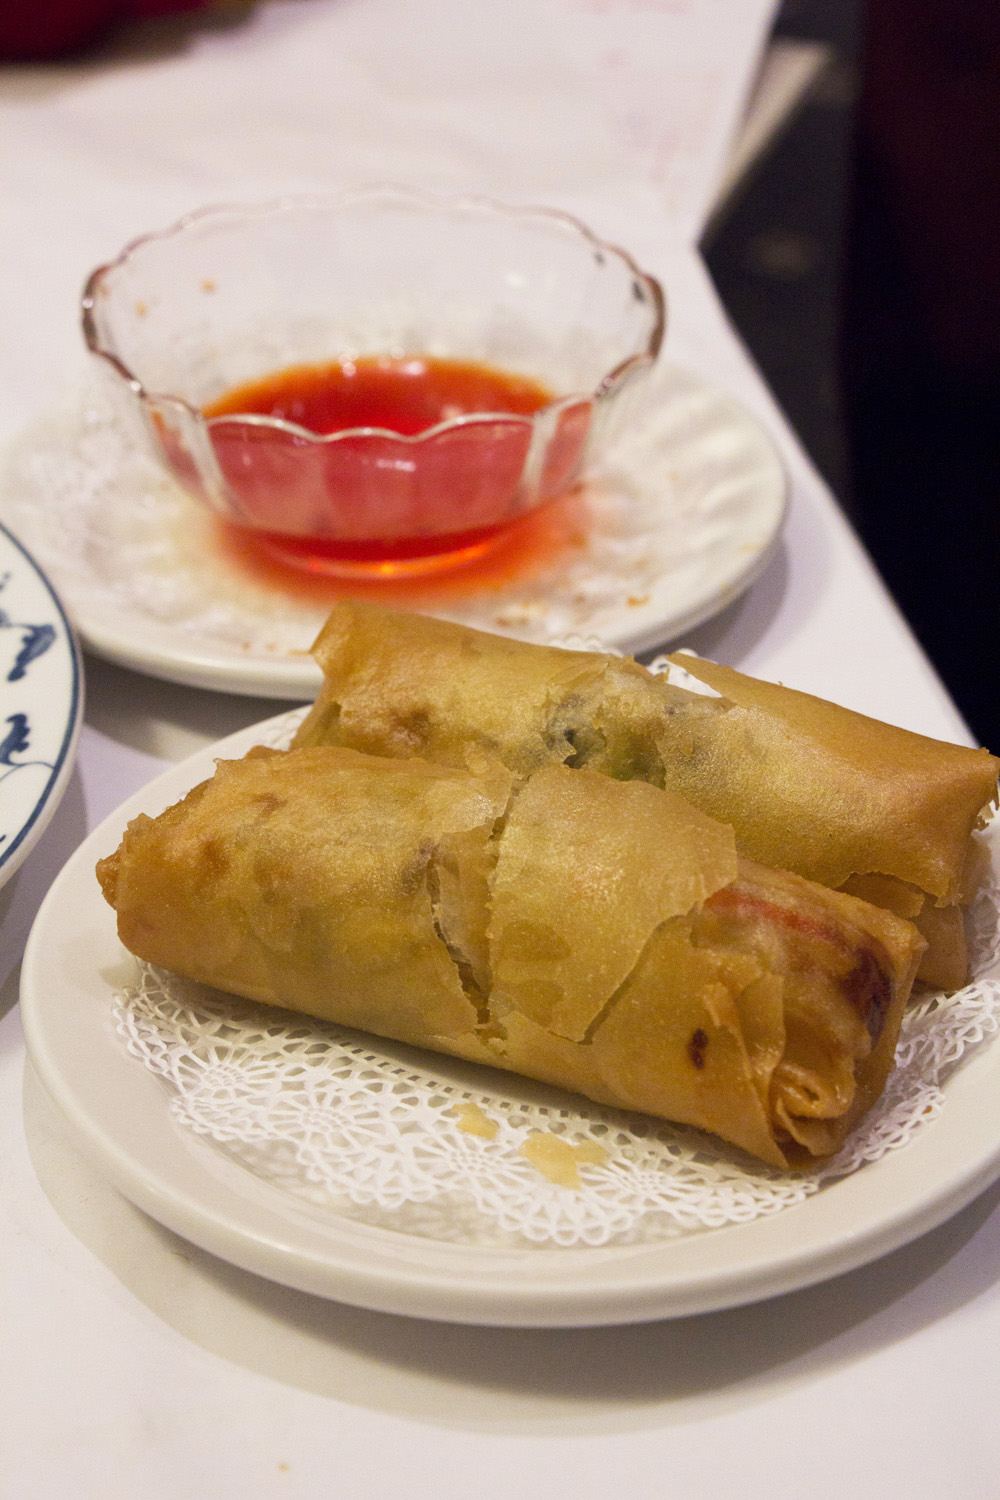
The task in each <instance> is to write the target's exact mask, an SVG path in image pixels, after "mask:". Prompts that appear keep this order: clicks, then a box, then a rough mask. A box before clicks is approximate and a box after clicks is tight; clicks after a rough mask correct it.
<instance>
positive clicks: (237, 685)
mask: <svg viewBox="0 0 1000 1500" xmlns="http://www.w3.org/2000/svg"><path fill="white" fill-rule="evenodd" d="M657 371H659V372H660V373H661V374H662V375H664V376H665V377H666V378H668V379H670V380H672V381H681V382H683V383H684V387H685V389H688V390H696V391H698V392H700V393H703V394H708V395H711V397H712V399H713V401H714V402H715V403H717V404H718V407H719V409H720V410H724V411H725V412H726V420H727V423H728V425H729V427H730V429H731V430H732V431H736V430H737V429H738V430H739V431H740V432H741V433H742V434H743V435H744V436H745V437H746V438H747V439H749V440H750V441H752V442H753V443H754V444H755V446H756V450H757V453H758V456H759V460H760V462H761V464H762V465H764V466H765V467H766V468H768V469H769V470H770V477H769V480H768V494H769V501H768V505H767V510H768V520H767V524H766V527H765V530H764V534H763V537H762V540H761V541H760V542H759V543H758V544H757V545H755V546H754V547H752V548H750V547H746V545H745V544H743V545H741V546H740V547H737V548H734V549H733V554H732V556H731V557H730V559H729V560H728V568H727V571H726V574H725V577H724V578H723V579H722V580H721V581H719V580H718V579H716V580H715V581H714V582H713V583H712V584H711V585H710V586H709V585H708V584H706V583H703V584H702V586H701V587H700V589H698V590H697V591H696V592H695V593H694V594H693V595H692V597H690V599H688V600H687V601H686V602H685V605H684V607H683V608H677V607H676V606H673V607H671V608H669V609H667V612H666V613H664V608H665V602H662V601H661V602H660V603H658V604H653V605H646V606H638V607H635V608H633V609H630V610H629V611H627V612H625V611H623V610H621V609H620V610H619V614H620V620H619V624H618V625H617V626H611V627H609V626H608V624H607V622H603V623H602V624H601V627H600V629H596V628H595V629H594V631H593V632H591V631H590V627H589V626H588V628H587V631H586V632H585V633H594V634H599V635H600V636H601V638H602V639H604V640H606V641H607V644H608V645H609V646H613V647H615V648H616V649H618V650H621V651H624V652H626V653H628V654H631V655H638V654H640V653H642V652H646V651H649V650H652V649H654V648H655V647H657V646H661V645H664V644H666V643H667V642H671V641H676V640H677V639H679V637H680V636H681V635H683V634H684V633H685V632H687V631H690V630H693V629H695V628H696V627H697V626H699V625H702V624H704V623H705V622H706V621H707V620H709V619H712V618H714V617H715V616H716V615H717V614H719V613H721V611H722V610H724V609H726V608H728V607H729V605H731V604H732V603H734V602H735V600H737V599H738V598H740V597H741V596H742V595H743V594H744V593H745V592H746V591H747V589H749V588H750V587H751V586H752V585H753V584H754V583H755V582H756V581H757V579H758V578H759V577H760V575H761V573H763V572H764V570H765V569H766V567H767V566H768V564H769V563H770V561H771V559H772V557H773V556H774V554H775V551H776V550H777V548H778V546H779V544H780V540H781V537H782V534H783V531H784V527H785V524H786V521H787V518H788V513H789V508H790V504H791V480H790V475H789V470H788V466H787V464H786V461H785V458H784V456H783V454H782V453H781V451H780V449H779V447H778V444H777V441H776V439H775V437H774V435H773V434H772V432H771V431H770V430H769V428H768V427H767V426H766V425H765V423H764V422H763V421H762V420H761V419H760V418H758V417H757V416H756V415H755V414H754V413H753V412H752V411H751V410H750V409H749V407H748V406H747V405H746V404H745V402H744V401H743V400H742V399H741V398H740V397H739V396H738V395H736V394H735V393H734V392H733V391H731V390H730V389H729V388H728V387H727V386H726V385H724V384H723V383H722V382H721V381H718V380H716V379H714V378H712V377H710V376H706V375H703V374H702V373H701V372H700V371H699V370H697V369H694V368H692V367H690V366H688V365H685V364H681V363H678V362H677V361H674V360H671V359H669V358H661V359H660V360H659V361H658V362H657V365H656V367H655V370H654V375H655V373H656V372H657ZM78 394H79V393H78ZM622 436H623V437H625V436H627V434H625V433H623V434H622ZM23 439H24V434H22V435H21V440H22V441H23ZM17 442H18V440H17V439H15V444H14V446H15V447H16V445H17ZM7 446H8V447H10V445H7ZM762 483H763V481H762ZM4 514H5V512H4V510H3V505H2V495H0V517H2V516H3V515H4ZM49 566H50V567H51V569H52V572H53V576H58V563H57V562H50V564H49ZM75 593H76V591H75V589H74V587H73V580H72V578H71V577H67V579H66V580H65V596H66V599H67V608H68V610H69V612H70V614H71V616H72V618H73V620H74V623H75V625H76V629H77V631H78V633H79V636H80V638H81V640H82V641H83V643H84V645H85V646H86V647H87V648H88V649H89V650H91V651H93V652H94V653H95V654H97V655H99V656H101V657H103V658H104V659H106V660H108V661H111V662H113V663H115V664H116V665H118V666H124V667H127V668H129V669H131V670H132V671H137V672H141V673H144V674H145V675H148V676H152V677H156V678H158V679H160V680H163V681H168V682H175V683H180V684H182V685H184V686H188V687H198V688H208V689H211V690H214V691H219V692H230V693H235V694H240V695H244V696H253V697H271V698H275V699H284V700H287V701H299V702H301V701H303V700H304V699H306V698H308V697H311V696H313V695H314V694H315V692H316V691H317V690H318V687H319V684H320V674H319V670H318V668H316V667H315V665H314V663H313V662H312V660H311V659H310V658H308V657H306V658H305V659H301V660H297V659H292V658H291V657H290V656H287V655H277V654H276V655H275V656H273V657H267V656H265V655H262V654H261V653H259V652H258V653H253V652H248V653H247V654H246V655H245V656H242V655H241V654H240V653H239V650H238V649H237V648H236V647H234V648H232V650H230V651H226V650H223V649H211V650H199V649H197V648H196V647H194V646H193V645H192V648H191V649H190V650H187V649H181V645H180V644H179V643H176V642H175V641H173V640H172V639H171V636H172V627H170V626H164V627H160V626H159V625H158V624H157V622H156V621H154V620H148V621H142V622H140V623H141V626H142V628H141V631H140V632H139V633H138V635H137V633H136V622H135V621H134V620H133V621H132V622H131V624H129V623H126V621H125V619H124V615H123V618H122V620H121V621H120V622H118V621H116V619H115V618H114V616H112V618H111V619H110V620H109V619H108V617H107V615H106V614H104V615H103V616H102V613H101V610H100V608H99V607H98V608H94V609H91V608H89V607H88V606H87V604H86V601H85V602H84V604H83V606H82V607H81V605H80V603H79V600H78V599H76V598H75ZM477 597H483V596H480V595H476V594H469V595H458V594H455V595H449V596H447V597H445V596H442V598H441V600H440V603H438V602H434V603H433V604H430V605H422V604H421V603H419V602H413V603H410V604H407V603H405V602H403V601H400V602H398V603H397V606H396V607H399V608H412V609H414V610H416V611H417V612H418V613H419V612H424V613H429V614H433V615H438V616H440V617H442V618H445V619H453V620H457V621H459V622H460V623H464V624H469V625H472V626H473V627H474V628H478V629H483V628H488V629H491V630H493V631H494V632H495V633H497V634H500V635H509V636H512V637H513V638H515V639H533V637H531V636H530V635H527V634H519V632H518V629H517V627H516V625H515V626H510V625H503V624H500V623H495V624H490V625H489V626H484V625H483V624H482V623H480V622H478V621H477V620H474V619H470V618H467V617H466V615H465V614H463V612H462V602H463V601H464V600H466V599H470V600H472V599H475V598H477ZM386 602H387V603H388V604H390V605H392V604H393V600H391V599H387V600H386ZM331 603H332V599H331ZM317 630H318V625H317ZM558 633H559V634H562V633H563V632H558ZM571 633H574V634H576V633H579V632H578V631H577V630H576V627H572V629H571ZM310 644H311V642H310Z"/></svg>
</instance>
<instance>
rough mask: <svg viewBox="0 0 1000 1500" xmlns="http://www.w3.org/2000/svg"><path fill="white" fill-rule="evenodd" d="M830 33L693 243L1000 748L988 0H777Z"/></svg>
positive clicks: (999, 267)
mask: <svg viewBox="0 0 1000 1500" xmlns="http://www.w3.org/2000/svg"><path fill="white" fill-rule="evenodd" d="M776 29H777V34H778V35H785V36H794V37H802V38H808V39H812V40H820V41H823V42H825V43H828V44H829V46H830V48H831V56H830V62H829V65H828V66H827V67H826V68H825V69H824V71H823V73H822V75H821V76H820V78H819V79H818V81H817V83H816V85H815V86H814V88H813V89H812V90H811V92H810V94H809V96H808V97H807V99H806V101H805V103H804V105H803V106H802V108H801V109H800V110H799V112H798V113H797V115H796V116H795V118H794V119H793V121H792V122H791V124H790V125H789V126H788V127H787V128H786V129H785V131H784V132H783V133H782V135H781V136H780V138H779V139H778V141H777V142H776V143H775V145H774V146H773V147H772V149H771V150H770V152H769V153H768V155H767V156H766V158H765V160H764V161H763V162H762V163H761V165H760V166H759V168H758V170H757V171H756V172H755V173H754V175H753V176H752V177H751V179H750V181H749V183H748V184H747V186H746V188H745V189H744V191H743V192H742V194H741V195H740V196H739V198H738V199H737V200H736V201H735V202H734V203H733V205H732V206H731V208H730V210H729V212H728V213H727V214H726V216H725V218H724V219H723V220H722V222H721V223H720V224H718V225H717V226H715V227H714V229H713V233H712V236H711V238H710V239H709V240H708V241H707V242H706V244H705V246H704V249H705V252H706V258H707V260H708V264H709V267H710V269H711V272H712V274H713V277H714V279H715V282H716V285H717V286H718V288H719V291H720V294H721V296H722V298H723V301H724V302H725V304H726V306H727V308H728V310H729V313H730V315H731V317H732V319H733V321H734V323H735V324H736V326H737V328H738V329H739V331H740V332H741V334H742V335H743V337H744V339H745V341H746V342H747V344H748V346H749V348H750V349H751V351H752V353H753V354H754V356H755V358H756V359H757V361H758V363H759V365H760V367H761V369H762V370H763V372H764V374H765V376H766V377H767V379H768V381H769V383H770V384H771V386H772V389H773V390H774V392H775V394H776V396H777V398H778V400H779V401H780V402H781V403H782V405H783V407H784V409H785V411H786V413H787V414H788V417H789V419H790V421H791V422H792V425H793V426H794V427H795V429H796V430H797V432H798V433H799V435H800V437H801V438H802V440H803V442H804V444H805V446H806V447H807V448H808V450H809V451H810V453H811V455H812V457H813V459H814V461H815V462H816V464H817V466H818V467H819V469H820V470H821V472H822V473H823V474H824V476H825V477H826V479H827V480H828V481H829V483H830V485H831V487H832V489H833V491H834V493H835V494H836V496H837V498H838V499H839V501H840V503H841V505H842V506H843V508H844V510H845V511H846V513H847V514H848V516H849V518H850V519H851V520H852V522H853V524H854V525H855V527H856V528H857V530H858V531H859V533H860V535H861V537H862V539H863V540H864V542H865V544H866V545H867V547H868V549H869V551H870V552H871V554H872V555H873V557H874V558H875V561H876V563H877V565H878V567H879V569H880V571H881V573H882V575H883V577H884V578H885V580H886V582H887V584H888V585H889V587H890V589H891V590H892V592H893V594H894V595H895V597H896V599H897V601H898V603H899V604H900V606H901V608H902V609H903V611H904V613H905V614H906V616H907V617H908V619H909V621H910V623H911V625H912V627H913V629H914V630H915V632H916V634H917V636H918V637H919V639H920V640H921V642H922V643H923V645H924V647H925V649H926V650H927V652H928V654H929V655H930V657H931V659H932V660H933V662H934V663H935V665H936V667H937V669H938V671H939V673H940V675H941V676H942V677H943V678H944V680H945V682H946V684H947V686H948V687H949V689H950V691H951V693H952V696H953V697H954V698H955V700H956V701H957V703H958V705H959V707H960V709H961V710H962V712H963V714H964V715H965V718H966V720H967V721H968V723H969V724H970V726H971V728H972V730H973V732H974V734H975V735H976V736H977V738H978V739H979V740H980V741H981V742H982V743H984V744H987V745H990V746H991V747H992V748H994V749H1000V701H998V698H1000V694H998V682H997V675H998V674H997V667H998V663H1000V610H998V592H1000V591H998V589H997V586H996V582H995V580H996V576H997V564H998V556H1000V548H998V542H1000V0H866V3H861V0H785V4H784V5H783V6H782V8H781V11H780V13H779V17H778V22H777V28H776Z"/></svg>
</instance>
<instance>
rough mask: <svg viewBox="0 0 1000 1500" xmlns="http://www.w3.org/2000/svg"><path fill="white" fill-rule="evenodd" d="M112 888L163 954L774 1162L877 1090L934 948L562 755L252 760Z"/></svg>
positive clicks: (640, 788) (172, 822) (128, 923)
mask: <svg viewBox="0 0 1000 1500" xmlns="http://www.w3.org/2000/svg"><path fill="white" fill-rule="evenodd" d="M98 878H99V880H100V883H101V886H102V889H103V892H104V895H105V897H106V898H107V900H108V901H109V903H110V904H111V905H112V906H113V907H114V908H115V910H116V912H117V919H118V931H119V934H120V936H121V939H122V941H123V943H124V944H125V946H126V947H127V948H128V949H130V950H131V951H132V952H133V953H135V954H136V955H138V956H139V957H140V958H142V959H145V960H147V961H148V962H150V963H153V964H156V965H159V966H161V967H163V968H165V969H168V970H173V971H174V972H176V973H179V974H182V975H185V976H187V977H188V978H191V979H195V980H199V981H201V982H204V983H206V984H209V985H212V986H215V987H217V988H219V989H223V990H228V991H231V992H234V993H236V994H239V995H243V996H246V997H248V998H250V999H253V1000H257V1001H263V1002H265V1003H268V1004H273V1005H278V1006H283V1007H287V1008H289V1009H291V1010H295V1011H301V1012H306V1013H308V1014H311V1015H315V1016H319V1017H323V1018H325V1019H328V1020H331V1021H334V1022H337V1023H340V1024H342V1025H346V1026H349V1027H355V1028H359V1029H362V1030H364V1031H369V1032H374V1033H377V1034H378V1035H380V1036H384V1037H389V1038H394V1039H396V1040H399V1041H403V1042H407V1043H411V1044H415V1045H418V1046H421V1047H426V1048H430V1049H433V1050H435V1051H439V1052H444V1053H448V1054H451V1055H453V1056H456V1057H460V1058H464V1059H467V1060H471V1061H473V1062H479V1063H485V1064H488V1065H490V1066H493V1067H499V1068H504V1069H508V1070H510V1071H512V1072H516V1073H521V1074H524V1075H526V1076H528V1077H531V1078H534V1079H539V1080H541V1081H543V1082H546V1083H550V1084H555V1085H557V1086H559V1087H561V1088H565V1089H569V1090H572V1091H574V1092H576V1093H579V1094H583V1095H585V1096H587V1097H588V1098H590V1099H592V1100H595V1101H597V1102H599V1103H601V1104H607V1105H612V1106H615V1107H617V1108H621V1109H626V1110H637V1111H643V1112H645V1113H648V1114H652V1115H656V1116H660V1117H663V1118H666V1119H670V1120H674V1121H679V1122H682V1123H686V1124H690V1125H695V1126H698V1127H700V1128H702V1129H704V1130H706V1131H710V1132H713V1133H714V1134H715V1135H717V1136H719V1137H721V1138H722V1139H723V1140H725V1141H728V1142H730V1143H731V1144H733V1145H735V1146H737V1147H740V1148H742V1149H743V1150H745V1151H747V1152H749V1153H751V1154H752V1155H753V1156H755V1157H757V1158H759V1159H761V1160H762V1161H765V1162H767V1163H769V1164H771V1165H773V1166H776V1167H787V1166H789V1165H790V1164H793V1163H796V1162H799V1161H802V1160H811V1159H813V1158H817V1157H823V1156H828V1155H829V1154H830V1153H832V1152H834V1151H836V1150H837V1148H838V1147H839V1146H840V1144H841V1143H842V1142H843V1140H844V1138H845V1137H846V1135H847V1133H848V1131H849V1130H850V1129H851V1128H852V1126H853V1125H854V1124H855V1123H856V1121H857V1120H858V1119H860V1118H861V1116H862V1115H863V1114H864V1112H865V1111H866V1110H867V1109H868V1108H869V1107H870V1105H871V1104H872V1103H873V1101H874V1100H875V1099H876V1098H877V1097H878V1095H879V1094H880V1092H881V1090H882V1088H883V1086H884V1084H885V1079H886V1077H887V1075H888V1072H889V1069H890V1067H891V1064H892V1058H893V1053H894V1049H895V1043H896V1037H897V1033H898V1029H899V1023H900V1017H901V1013H902V1009H903V1006H904V1004H905V1002H906V999H907V996H908V994H909V992H910V987H911V984H912V981H913V976H914V973H915V971H916V967H917V964H918V962H919V958H920V954H921V952H922V950H923V940H922V939H921V938H920V936H919V934H918V933H917V932H916V929H915V928H914V927H913V926H912V925H911V924H910V923H908V922H906V921H904V920H901V919H899V918H897V917H895V916H893V915H892V914H891V913H888V912H885V911H883V910H881V909H879V908H877V907H873V906H871V905H869V904H868V903H866V902H864V901H861V900H859V899H857V898H855V897H852V896H848V895H844V894H842V893H839V892H833V891H830V890H828V889H826V888H825V887H823V886H820V885H816V884H815V883H812V882H809V881H806V880H803V879H801V878H800V877H798V876H795V875H793V874H789V873H787V872H778V871H774V870H769V869H767V868H765V867H763V866H761V865H758V864H756V863H754V862H752V861H750V860H747V859H745V858H743V857H741V856H739V855H738V854H737V850H736V845H735V840H734V837H733V833H732V829H731V828H729V827H728V826H726V825H724V824H721V823H719V822H717V821H716V820H714V819H712V818H710V817H707V816H706V815H705V814H703V813H700V812H699V811H698V810H697V809H695V808H693V807H692V806H691V805H690V804H689V803H687V802H685V801H684V799H683V798H681V797H679V796H677V795H676V794H673V793H671V792H667V791H663V790H661V789H659V788H656V787H653V786H651V785H649V784H648V783H645V782H642V781H631V782H620V781H616V780H614V779H612V778H609V777H606V776H601V775H600V774H598V773H596V772H593V771H590V770H587V769H586V768H584V769H582V770H578V771H573V770H570V769H568V768H567V767H565V766H561V765H544V766H542V767H540V768H539V769H538V770H537V771H535V772H533V773H532V774H531V775H529V776H528V777H526V778H515V777H514V775H513V774H512V773H511V772H510V770H509V769H507V768H506V767H504V766H503V765H502V764H500V763H499V762H498V761H495V760H494V761H486V760H481V761H480V762H478V763H477V764H476V765H474V766H472V767H466V768H460V767H447V766H441V765H436V764H433V763H430V762H427V761H424V760H422V759H419V758H415V757H411V758H406V759H391V758H385V757H375V756H370V755H367V754H365V753H362V752H358V751H354V750H351V749H340V748H329V747H323V746H320V747H305V748H300V749H292V750H288V751H266V750H262V751H258V752H253V753H251V755H249V756H248V757H246V758H245V759H243V760H240V761H228V762H227V761H223V762H220V763H219V765H218V767H217V770H216V773H215V775H214V777H213V778H212V779H211V780H210V781H207V782H204V783H203V784H202V785H201V786H199V787H197V788H196V789H195V790H194V791H193V792H191V793H190V794H189V795H188V796H187V797H186V798H184V800H183V801H181V802H179V803H178V804H176V805H175V806H173V807H171V808H169V809H168V810H167V811H166V812H164V813H162V814H161V815H160V816H159V817H157V818H148V817H140V818H138V819H136V820H135V821H134V822H132V823H130V824H129V826H128V829H127V830H126V833H125V835H124V837H123V839H122V842H121V844H120V846H119V848H118V849H117V851H116V852H114V853H113V854H111V855H109V856H108V857H107V858H106V859H104V860H102V861H101V863H100V864H99V866H98Z"/></svg>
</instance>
